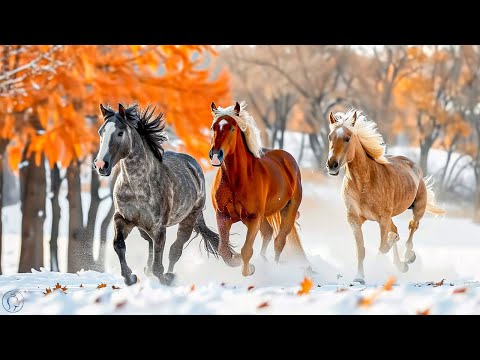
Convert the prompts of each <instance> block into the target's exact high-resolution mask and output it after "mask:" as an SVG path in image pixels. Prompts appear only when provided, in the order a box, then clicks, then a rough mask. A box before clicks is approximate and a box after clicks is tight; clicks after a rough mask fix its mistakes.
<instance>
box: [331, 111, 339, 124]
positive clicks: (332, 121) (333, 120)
mask: <svg viewBox="0 0 480 360" xmlns="http://www.w3.org/2000/svg"><path fill="white" fill-rule="evenodd" d="M337 121H338V120H337V118H336V117H335V115H333V112H331V111H330V125H333V124H335V123H336V122H337Z"/></svg>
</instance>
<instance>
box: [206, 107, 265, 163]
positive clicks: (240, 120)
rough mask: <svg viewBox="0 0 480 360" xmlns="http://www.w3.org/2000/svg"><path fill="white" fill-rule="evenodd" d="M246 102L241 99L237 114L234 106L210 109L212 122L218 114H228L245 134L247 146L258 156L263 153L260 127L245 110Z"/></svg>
mask: <svg viewBox="0 0 480 360" xmlns="http://www.w3.org/2000/svg"><path fill="white" fill-rule="evenodd" d="M246 107H247V103H246V102H245V101H242V102H241V103H240V113H239V115H238V116H237V115H236V114H235V111H234V108H235V106H234V105H232V106H229V107H227V108H222V107H220V106H219V107H218V108H217V109H216V110H213V111H212V115H213V122H215V121H217V119H218V118H219V117H220V116H224V115H228V116H230V117H231V118H232V119H234V120H235V121H236V122H237V125H238V127H239V128H240V130H242V132H243V133H244V134H245V140H246V142H247V148H248V150H250V152H251V153H252V154H253V156H255V157H256V158H260V157H262V155H263V152H262V139H261V137H260V129H259V128H258V127H257V124H256V123H255V120H254V119H253V116H252V115H250V114H249V113H248V111H246V110H245V108H246Z"/></svg>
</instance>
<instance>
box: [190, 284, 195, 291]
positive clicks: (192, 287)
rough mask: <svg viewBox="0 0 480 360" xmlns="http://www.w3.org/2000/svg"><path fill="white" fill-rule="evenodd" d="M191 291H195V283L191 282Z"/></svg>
mask: <svg viewBox="0 0 480 360" xmlns="http://www.w3.org/2000/svg"><path fill="white" fill-rule="evenodd" d="M192 291H195V284H192V286H190V292H192Z"/></svg>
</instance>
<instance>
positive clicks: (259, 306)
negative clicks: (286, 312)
mask: <svg viewBox="0 0 480 360" xmlns="http://www.w3.org/2000/svg"><path fill="white" fill-rule="evenodd" d="M268 306H270V304H269V303H268V301H264V302H262V303H260V304H258V305H257V309H263V308H266V307H268Z"/></svg>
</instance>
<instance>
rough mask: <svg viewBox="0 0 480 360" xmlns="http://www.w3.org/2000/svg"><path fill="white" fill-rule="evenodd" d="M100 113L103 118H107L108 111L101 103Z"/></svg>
mask: <svg viewBox="0 0 480 360" xmlns="http://www.w3.org/2000/svg"><path fill="white" fill-rule="evenodd" d="M100 111H101V112H102V116H103V117H105V116H106V115H107V114H108V110H107V109H106V108H105V106H103V104H102V103H100Z"/></svg>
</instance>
